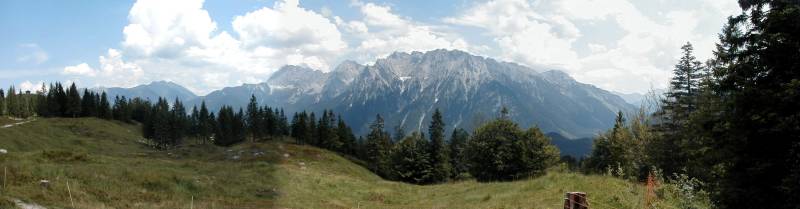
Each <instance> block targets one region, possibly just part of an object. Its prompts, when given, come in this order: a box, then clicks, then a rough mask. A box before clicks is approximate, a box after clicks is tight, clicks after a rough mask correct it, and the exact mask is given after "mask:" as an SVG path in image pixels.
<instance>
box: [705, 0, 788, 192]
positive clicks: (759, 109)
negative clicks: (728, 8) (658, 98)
mask: <svg viewBox="0 0 800 209" xmlns="http://www.w3.org/2000/svg"><path fill="white" fill-rule="evenodd" d="M739 5H740V6H741V7H742V10H743V12H744V13H743V14H742V15H740V16H736V17H733V18H730V19H729V22H728V24H727V26H726V28H724V29H723V34H722V35H721V36H720V44H719V46H720V47H719V48H718V49H721V50H718V51H717V52H716V53H715V54H716V56H717V57H716V59H717V61H718V62H719V67H718V68H716V69H714V71H715V74H717V75H719V78H720V80H719V84H718V85H719V86H717V87H716V89H715V90H716V91H717V92H716V94H717V95H718V96H719V97H720V110H719V112H718V114H719V115H720V121H719V122H718V123H716V124H717V125H716V126H712V127H710V128H708V129H707V130H706V131H708V132H709V133H712V134H713V135H717V136H718V137H714V139H715V141H714V142H713V144H712V146H711V147H713V148H715V150H718V151H717V152H718V153H720V157H719V159H722V162H720V163H719V165H722V166H720V167H722V168H724V171H723V173H722V174H724V175H721V178H720V181H719V182H718V186H717V187H718V188H719V191H718V192H715V194H716V196H717V197H716V198H717V199H719V200H720V202H719V206H720V207H721V208H796V207H797V205H800V199H798V198H796V196H797V194H798V193H800V140H798V139H800V128H798V127H800V120H798V119H797V118H799V117H800V108H797V104H800V94H798V93H797V92H798V89H800V59H798V57H800V35H798V31H800V21H797V20H798V19H800V2H798V1H790V0H758V1H756V0H741V1H739ZM709 166H713V165H709Z"/></svg>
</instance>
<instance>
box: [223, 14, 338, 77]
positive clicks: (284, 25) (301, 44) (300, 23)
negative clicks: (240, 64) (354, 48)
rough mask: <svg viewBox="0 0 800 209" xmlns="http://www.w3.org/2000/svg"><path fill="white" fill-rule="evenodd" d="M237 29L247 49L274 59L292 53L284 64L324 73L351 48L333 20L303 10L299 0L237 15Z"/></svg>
mask: <svg viewBox="0 0 800 209" xmlns="http://www.w3.org/2000/svg"><path fill="white" fill-rule="evenodd" d="M233 29H234V31H236V33H237V34H239V38H240V41H241V42H242V44H243V46H244V48H245V49H246V50H257V51H258V52H261V53H263V55H266V56H273V58H278V56H281V55H283V54H288V55H289V56H287V58H286V59H284V60H283V62H284V63H287V64H295V65H298V64H308V65H311V67H313V68H316V69H320V70H328V69H329V68H330V66H329V65H330V62H332V60H333V59H334V58H335V56H336V54H337V53H338V52H341V51H342V50H344V49H345V48H346V47H347V44H346V43H345V42H344V41H342V38H341V33H340V32H339V30H338V28H336V25H335V24H333V23H332V22H331V20H330V19H328V18H326V17H324V16H323V15H321V14H318V13H316V12H314V11H311V10H307V9H304V8H301V7H299V2H298V1H297V0H286V1H279V2H276V3H275V5H274V6H273V7H272V8H268V7H264V8H261V9H259V10H256V11H253V12H249V13H247V14H245V15H242V16H237V17H235V18H234V20H233Z"/></svg>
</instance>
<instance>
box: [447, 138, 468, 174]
mask: <svg viewBox="0 0 800 209" xmlns="http://www.w3.org/2000/svg"><path fill="white" fill-rule="evenodd" d="M468 139H469V133H467V131H466V130H464V129H462V128H456V129H453V133H452V134H450V141H449V143H448V145H449V150H450V165H451V166H452V168H453V170H452V172H451V175H450V176H451V178H453V179H458V178H460V177H461V176H462V174H464V173H466V172H467V171H468V170H467V169H468V168H469V164H468V163H467V141H468Z"/></svg>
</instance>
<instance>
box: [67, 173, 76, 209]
mask: <svg viewBox="0 0 800 209" xmlns="http://www.w3.org/2000/svg"><path fill="white" fill-rule="evenodd" d="M67 193H68V194H69V204H70V205H72V208H75V202H73V201H72V191H70V190H69V179H67Z"/></svg>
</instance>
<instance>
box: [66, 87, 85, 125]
mask: <svg viewBox="0 0 800 209" xmlns="http://www.w3.org/2000/svg"><path fill="white" fill-rule="evenodd" d="M66 107H67V109H65V111H64V113H65V115H66V116H68V117H73V118H75V117H78V116H80V115H81V94H80V93H79V92H78V88H77V87H75V83H72V85H70V86H69V89H68V90H67V103H66Z"/></svg>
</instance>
